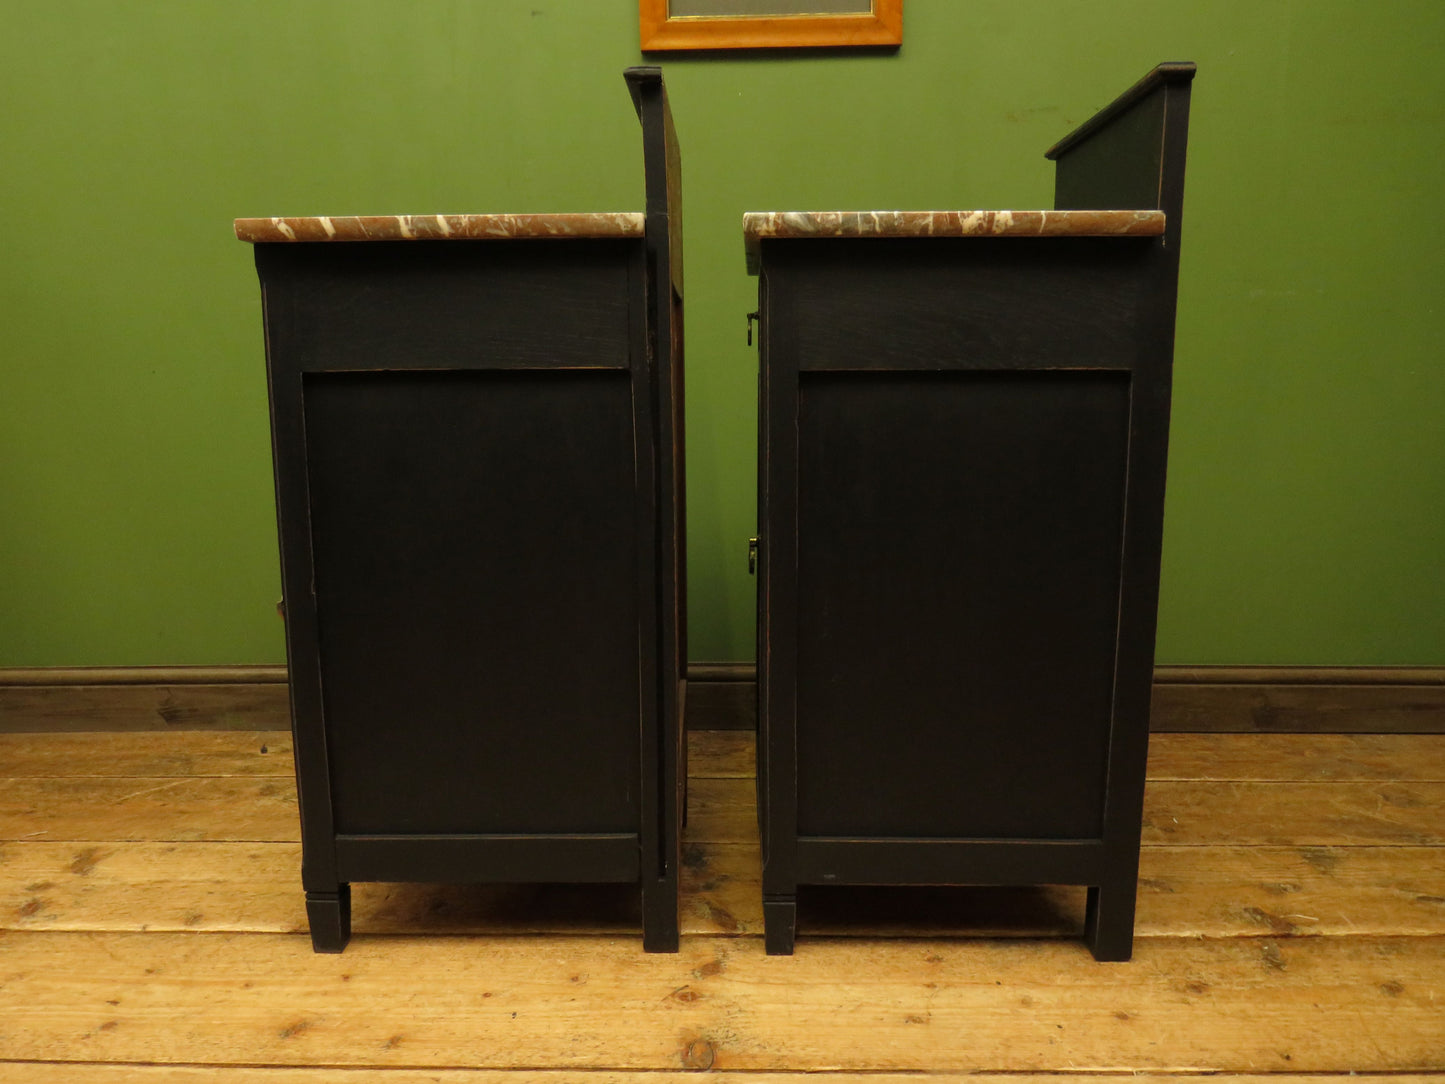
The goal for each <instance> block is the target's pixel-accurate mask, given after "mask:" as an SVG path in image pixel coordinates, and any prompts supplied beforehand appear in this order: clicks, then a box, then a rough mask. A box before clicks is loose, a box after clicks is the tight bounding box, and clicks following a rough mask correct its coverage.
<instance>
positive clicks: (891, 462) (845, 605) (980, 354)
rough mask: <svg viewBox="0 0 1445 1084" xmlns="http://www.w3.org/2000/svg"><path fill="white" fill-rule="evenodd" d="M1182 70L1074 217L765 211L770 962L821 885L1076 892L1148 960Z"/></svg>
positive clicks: (757, 227)
mask: <svg viewBox="0 0 1445 1084" xmlns="http://www.w3.org/2000/svg"><path fill="white" fill-rule="evenodd" d="M1193 73H1194V68H1193V65H1186V64H1171V65H1163V66H1161V67H1160V68H1158V69H1156V70H1155V71H1153V72H1151V73H1150V74H1149V75H1148V76H1147V77H1146V78H1145V79H1144V80H1143V81H1141V82H1140V83H1139V84H1137V85H1136V86H1135V87H1133V88H1132V89H1131V90H1130V91H1128V92H1127V93H1126V94H1125V95H1124V96H1123V97H1121V98H1120V99H1119V100H1118V101H1116V102H1115V103H1114V104H1113V105H1112V106H1110V107H1108V108H1107V109H1105V110H1104V111H1103V112H1102V113H1100V114H1099V115H1098V116H1096V117H1095V118H1094V119H1093V120H1091V121H1089V122H1088V123H1087V124H1085V125H1084V126H1083V127H1082V128H1081V129H1080V130H1079V131H1078V132H1076V133H1075V134H1074V135H1072V136H1070V137H1069V138H1068V139H1066V140H1065V141H1064V142H1063V143H1061V144H1059V145H1058V146H1057V147H1055V148H1054V149H1053V150H1052V151H1050V152H1049V156H1050V157H1052V158H1055V159H1056V160H1057V174H1056V177H1057V209H1055V210H1051V211H1036V212H952V213H944V212H940V213H930V212H922V213H905V212H877V213H845V212H834V213H822V214H758V215H749V216H748V217H747V219H746V220H745V230H746V233H747V240H748V246H749V256H750V265H751V268H752V270H754V271H755V272H756V273H757V274H758V275H759V276H760V308H761V384H760V387H761V407H760V409H761V424H760V441H761V447H760V468H759V481H760V493H759V521H760V523H759V530H760V562H759V575H760V580H759V677H760V689H759V693H760V713H759V714H760V736H759V763H760V768H759V773H760V774H759V778H760V786H759V795H760V818H761V823H762V832H763V862H764V867H763V893H764V911H765V916H766V924H767V946H768V951H769V952H790V951H792V947H793V939H794V931H795V922H796V917H795V916H796V908H797V903H796V897H797V888H798V886H799V885H806V884H817V885H830V884H884V885H886V884H959V885H969V884H979V885H981V884H1013V885H1026V884H1076V885H1087V886H1089V892H1088V913H1087V916H1086V931H1087V938H1088V941H1089V943H1090V946H1091V947H1092V949H1093V951H1094V953H1095V955H1096V956H1098V957H1099V958H1100V959H1125V958H1127V957H1128V956H1129V954H1130V952H1131V948H1132V937H1133V915H1134V894H1135V889H1136V883H1137V876H1138V852H1139V836H1140V821H1141V808H1142V799H1143V789H1144V768H1145V760H1146V754H1147V744H1148V728H1149V695H1150V686H1151V678H1152V668H1153V651H1154V629H1155V610H1156V604H1157V596H1158V582H1159V551H1160V532H1161V523H1162V518H1163V508H1164V474H1165V456H1166V451H1167V438H1168V418H1169V397H1170V372H1171V365H1172V354H1173V336H1174V308H1175V294H1176V283H1177V276H1178V265H1179V245H1180V238H1181V232H1180V225H1181V210H1182V200H1183V177H1184V157H1185V134H1186V129H1187V123H1188V103H1189V89H1190V81H1191V79H1192V77H1193ZM804 918H805V920H806V915H805V916H804Z"/></svg>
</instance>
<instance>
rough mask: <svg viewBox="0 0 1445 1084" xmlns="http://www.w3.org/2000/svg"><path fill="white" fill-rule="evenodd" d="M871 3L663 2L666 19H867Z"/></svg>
mask: <svg viewBox="0 0 1445 1084" xmlns="http://www.w3.org/2000/svg"><path fill="white" fill-rule="evenodd" d="M872 12H873V0H667V15H668V18H670V19H688V18H709V19H726V18H759V17H762V18H766V17H769V16H792V15H870V14H872Z"/></svg>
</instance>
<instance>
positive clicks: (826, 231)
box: [743, 211, 1164, 275]
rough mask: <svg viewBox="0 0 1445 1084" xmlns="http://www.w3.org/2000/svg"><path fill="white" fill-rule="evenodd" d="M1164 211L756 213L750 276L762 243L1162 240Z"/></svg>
mask: <svg viewBox="0 0 1445 1084" xmlns="http://www.w3.org/2000/svg"><path fill="white" fill-rule="evenodd" d="M1163 233H1164V212H1163V211H750V212H749V213H747V214H745V215H743V239H744V243H745V246H746V249H747V257H748V273H749V274H754V275H755V274H757V272H758V245H759V242H761V241H763V240H766V239H770V238H806V237H1158V236H1160V235H1162V234H1163Z"/></svg>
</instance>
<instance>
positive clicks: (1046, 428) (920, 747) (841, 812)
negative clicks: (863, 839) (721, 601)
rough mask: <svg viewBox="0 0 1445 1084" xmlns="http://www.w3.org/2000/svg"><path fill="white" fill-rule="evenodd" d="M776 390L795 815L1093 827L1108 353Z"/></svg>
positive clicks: (1122, 414) (849, 820) (1108, 630)
mask: <svg viewBox="0 0 1445 1084" xmlns="http://www.w3.org/2000/svg"><path fill="white" fill-rule="evenodd" d="M799 390H800V403H799V422H798V558H797V562H798V563H797V568H798V590H799V597H798V606H797V613H798V651H797V665H798V707H797V720H798V722H797V728H798V729H797V740H798V831H799V832H800V833H801V834H804V835H810V836H931V837H963V838H974V839H980V838H982V839H989V838H1020V839H1057V838H1097V837H1098V836H1099V835H1100V834H1101V833H1102V829H1103V825H1102V812H1103V797H1104V786H1105V776H1106V761H1107V755H1108V746H1109V732H1110V722H1111V704H1112V697H1113V680H1112V675H1113V672H1114V655H1115V649H1116V638H1117V628H1118V607H1119V567H1120V554H1121V540H1122V531H1123V515H1124V492H1125V481H1126V465H1127V454H1128V440H1129V392H1130V384H1129V376H1128V374H1127V373H1123V372H1109V371H1092V372H1085V371H1049V372H966V371H965V372H960V371H953V372H893V373H889V372H850V373H804V374H802V376H801V379H800V383H799Z"/></svg>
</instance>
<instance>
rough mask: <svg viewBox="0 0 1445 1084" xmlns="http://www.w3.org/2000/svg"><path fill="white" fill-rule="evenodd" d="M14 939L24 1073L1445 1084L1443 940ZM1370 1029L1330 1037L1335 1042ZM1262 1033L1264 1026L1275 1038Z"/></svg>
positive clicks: (8, 937) (7, 973) (14, 991)
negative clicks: (82, 1068)
mask: <svg viewBox="0 0 1445 1084" xmlns="http://www.w3.org/2000/svg"><path fill="white" fill-rule="evenodd" d="M640 947H641V946H640V944H639V941H638V939H637V938H595V937H555V936H553V937H500V938H497V937H493V938H487V937H483V938H451V937H425V938H422V937H417V938H395V937H359V938H357V939H356V940H355V941H353V943H352V945H351V946H350V947H349V948H348V949H347V951H346V953H345V954H343V955H340V956H317V955H315V954H313V953H312V952H311V949H310V946H309V944H308V943H307V942H306V940H305V939H303V938H299V937H280V936H275V937H262V936H255V935H249V934H221V933H217V934H208V935H206V936H196V935H192V934H169V933H145V934H111V933H97V934H72V933H13V932H12V933H6V934H4V935H3V936H0V990H3V992H0V1049H3V1050H5V1051H6V1052H7V1056H9V1057H11V1058H17V1059H33V1060H67V1059H71V1058H74V1059H78V1060H86V1061H162V1062H165V1061H175V1062H184V1063H193V1062H205V1063H208V1064H220V1065H225V1064H242V1065H257V1064H260V1065H359V1066H388V1065H391V1066H397V1067H427V1066H437V1067H453V1066H467V1067H473V1068H522V1069H525V1068H583V1067H596V1068H613V1069H677V1068H690V1067H696V1064H695V1063H696V1062H697V1061H698V1060H699V1058H698V1054H697V1051H698V1050H699V1049H700V1048H705V1049H706V1050H707V1054H706V1055H705V1056H704V1057H703V1058H702V1059H701V1060H706V1061H707V1062H708V1063H709V1064H710V1067H712V1068H717V1069H755V1070H803V1069H809V1070H818V1069H825V1070H861V1069H889V1070H910V1071H938V1070H948V1071H973V1070H995V1071H997V1070H1003V1071H1020V1072H1030V1071H1031V1072H1037V1071H1048V1070H1060V1069H1070V1070H1074V1071H1078V1070H1082V1069H1092V1070H1106V1069H1121V1068H1125V1067H1129V1068H1136V1069H1149V1070H1161V1069H1169V1070H1186V1069H1188V1070H1209V1071H1224V1072H1250V1071H1259V1070H1261V1069H1268V1068H1277V1069H1280V1070H1284V1069H1290V1070H1296V1071H1307V1072H1332V1071H1343V1070H1350V1069H1353V1070H1365V1071H1372V1072H1381V1071H1424V1070H1441V1069H1445V1046H1442V1044H1441V1041H1440V1038H1441V1034H1442V1033H1441V1030H1440V1023H1441V1019H1442V1016H1441V1005H1442V1004H1445V938H1385V939H1377V938H1298V939H1274V938H1265V939H1245V938H1237V939H1235V938H1231V939H1223V940H1207V939H1206V940H1184V939H1178V938H1161V939H1151V940H1144V941H1142V942H1141V943H1140V944H1139V946H1138V949H1137V951H1136V953H1135V958H1134V961H1133V962H1132V963H1128V964H1114V965H1100V964H1098V963H1096V962H1095V961H1094V960H1093V959H1092V958H1091V957H1090V956H1089V954H1088V952H1087V950H1085V949H1084V948H1083V946H1082V945H1080V944H1078V943H1075V942H1072V941H1023V942H1000V941H957V940H934V941H922V942H918V941H914V942H904V943H899V942H892V941H881V940H840V939H828V938H821V939H815V940H813V941H810V942H803V941H800V943H799V949H798V952H797V954H796V955H794V956H791V957H768V956H764V955H763V950H762V944H761V941H760V939H758V938H743V939H738V938H708V937H699V938H687V939H684V941H683V945H682V950H681V951H680V952H679V953H677V954H648V953H644V952H642V951H640ZM1329 1020H1336V1021H1344V1020H1348V1021H1349V1027H1347V1028H1344V1027H1334V1028H1330V1027H1322V1024H1323V1023H1324V1022H1325V1021H1329ZM1266 1021H1267V1026H1261V1025H1262V1023H1263V1022H1266Z"/></svg>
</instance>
